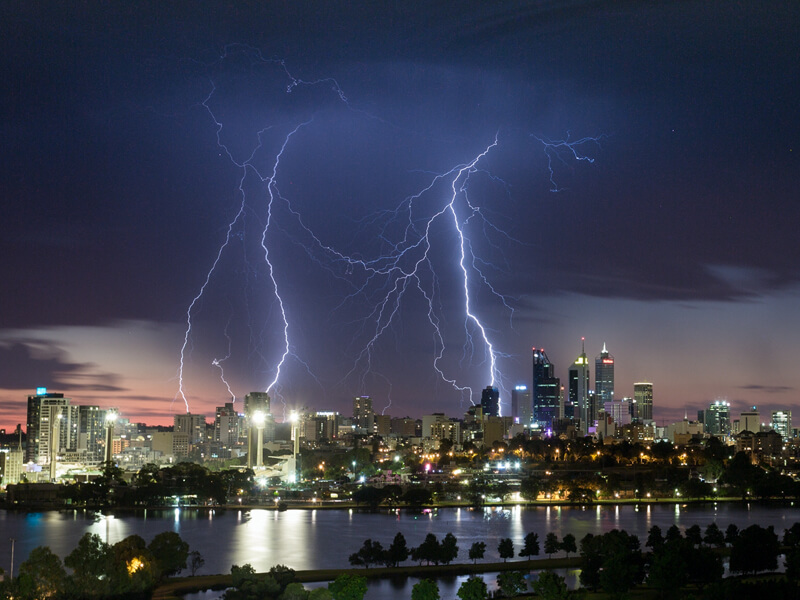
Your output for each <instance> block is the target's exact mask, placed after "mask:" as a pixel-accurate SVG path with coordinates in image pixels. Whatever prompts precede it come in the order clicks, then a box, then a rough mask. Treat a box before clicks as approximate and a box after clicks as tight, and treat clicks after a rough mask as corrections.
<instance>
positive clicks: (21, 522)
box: [0, 503, 800, 598]
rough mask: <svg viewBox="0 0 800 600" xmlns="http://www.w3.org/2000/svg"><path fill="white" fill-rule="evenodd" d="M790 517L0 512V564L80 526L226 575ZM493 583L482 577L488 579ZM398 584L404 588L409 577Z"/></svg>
mask: <svg viewBox="0 0 800 600" xmlns="http://www.w3.org/2000/svg"><path fill="white" fill-rule="evenodd" d="M796 521H800V510H798V508H797V507H795V506H780V507H779V506H761V505H742V504H732V503H718V504H703V505H700V504H687V505H679V504H651V505H641V506H638V507H637V506H635V505H624V506H597V507H590V508H575V507H564V508H560V507H536V508H521V507H515V508H504V509H500V508H495V509H492V508H487V509H483V510H469V509H464V508H461V509H459V508H448V509H441V510H437V511H433V512H431V513H427V514H418V513H417V514H415V513H411V512H408V511H399V512H397V513H391V514H390V513H379V514H371V513H361V512H356V511H350V510H289V511H285V512H277V511H272V510H232V509H228V510H224V511H210V512H205V511H195V510H185V509H184V510H170V511H147V512H145V513H138V514H126V513H120V514H116V515H103V514H97V513H87V512H83V511H64V512H43V513H19V512H8V511H0V566H2V567H3V568H4V569H5V570H6V571H7V570H8V568H9V566H10V562H11V542H10V541H9V539H10V538H15V539H16V551H15V564H16V567H18V566H19V564H20V562H21V561H22V560H24V559H25V558H26V557H27V556H28V554H29V553H30V551H31V550H32V549H33V548H35V547H36V546H49V547H50V549H51V550H53V552H55V553H56V554H58V555H59V556H61V557H62V558H63V557H64V556H66V555H67V554H68V553H69V552H70V551H72V549H73V548H74V547H75V544H76V543H77V541H78V539H79V538H80V537H81V536H82V535H83V534H84V533H86V532H90V533H96V534H98V535H100V536H101V537H102V538H103V539H104V540H106V541H107V542H108V543H111V544H113V543H115V542H117V541H119V540H121V539H123V538H125V537H126V536H128V535H132V534H134V533H136V534H138V535H141V536H142V537H143V538H145V540H147V541H149V540H151V539H152V538H153V537H154V536H155V535H156V534H158V533H160V532H162V531H175V532H176V533H178V534H180V536H181V537H182V538H183V539H184V540H186V541H187V542H188V543H189V545H190V547H191V549H192V550H199V551H200V552H201V553H202V555H203V557H204V558H205V566H204V567H203V569H202V570H201V571H200V573H206V574H209V573H227V572H229V571H230V567H231V565H232V564H239V565H241V564H244V563H250V564H251V565H253V567H254V568H255V569H256V571H266V570H269V568H270V567H272V566H273V565H276V564H284V565H287V566H289V567H291V568H293V569H297V570H301V569H317V568H338V567H347V566H349V564H348V561H347V557H348V556H349V555H350V554H351V553H352V552H355V551H356V550H358V548H359V547H360V546H361V544H362V542H363V541H364V540H365V539H366V538H368V537H369V538H372V539H377V540H379V541H380V542H381V543H383V545H384V546H388V544H389V543H390V542H391V540H392V538H393V537H394V535H395V533H397V532H398V531H401V532H402V533H403V535H404V536H405V537H406V541H407V542H408V545H409V546H415V545H418V544H419V543H420V542H422V540H423V539H424V537H425V535H426V534H428V533H434V534H436V535H437V537H439V538H441V537H443V536H444V535H445V534H446V533H447V532H452V533H453V534H454V535H455V536H456V537H457V538H458V545H459V548H460V554H459V559H460V560H464V561H466V554H467V550H468V549H469V547H470V545H472V543H473V542H476V541H484V542H486V546H487V551H486V558H485V560H486V561H495V560H500V558H499V556H498V553H497V544H498V541H499V540H500V538H503V537H510V538H511V539H512V540H513V541H514V546H515V548H517V549H518V548H520V547H521V546H522V540H523V538H524V536H525V535H526V534H527V533H529V532H531V531H534V532H536V533H538V534H539V539H540V543H541V542H542V541H543V540H544V536H545V534H547V533H548V532H551V531H552V532H554V533H556V534H557V535H558V537H559V538H561V537H563V536H564V535H565V534H567V533H572V534H573V535H574V536H575V537H576V538H577V539H578V540H580V539H581V538H582V537H583V536H584V535H586V534H587V533H594V534H598V533H604V532H606V531H610V530H612V529H615V528H616V529H625V530H626V531H628V532H629V533H632V534H635V535H638V536H639V537H640V539H641V540H642V542H643V543H644V539H645V538H646V536H647V530H648V529H650V527H652V526H653V525H658V526H659V527H661V528H662V529H663V530H666V529H667V528H668V527H670V526H671V525H673V524H676V525H678V526H679V527H680V528H681V529H683V530H685V529H686V528H687V527H690V526H691V525H694V524H698V525H700V526H701V527H702V528H703V529H705V527H706V526H707V525H708V524H709V523H711V522H716V523H717V524H718V525H719V526H720V527H721V528H722V529H723V530H724V529H725V527H727V526H728V524H729V523H735V524H736V525H737V526H739V528H743V527H747V526H748V525H752V524H754V523H757V524H759V525H762V526H769V525H773V526H774V527H775V530H776V531H777V532H778V533H779V534H781V535H782V533H783V530H784V529H786V528H788V527H790V526H791V525H792V524H793V523H795V522H796ZM489 579H490V578H489V577H487V582H488V581H489ZM492 579H493V578H492ZM412 583H413V582H412ZM460 583H461V579H458V578H456V579H455V580H453V581H452V586H448V585H447V583H446V582H445V581H443V582H441V583H440V585H441V586H442V587H443V588H444V587H445V586H446V587H448V588H449V587H453V588H454V590H457V589H458V586H459V585H460ZM392 585H393V584H392V583H391V582H389V581H383V582H376V586H374V588H372V589H375V588H380V591H378V590H376V593H375V595H373V594H372V593H370V596H372V597H375V598H379V597H392V596H394V594H393V593H391V591H392ZM396 585H397V586H400V585H402V587H403V588H406V586H407V585H408V583H407V582H406V583H403V584H396ZM381 586H383V587H381ZM383 588H386V589H385V590H384V589H383ZM407 589H410V587H408V588H407ZM443 592H444V589H443ZM406 595H407V594H404V595H403V596H396V597H405V596H406ZM442 597H443V598H449V597H455V591H453V593H452V594H450V593H447V594H444V593H443V596H442Z"/></svg>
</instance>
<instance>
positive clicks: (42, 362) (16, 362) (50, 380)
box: [0, 339, 126, 392]
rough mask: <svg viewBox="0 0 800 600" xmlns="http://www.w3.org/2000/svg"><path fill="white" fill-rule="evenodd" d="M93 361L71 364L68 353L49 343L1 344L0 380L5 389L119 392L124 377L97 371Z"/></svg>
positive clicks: (26, 341)
mask: <svg viewBox="0 0 800 600" xmlns="http://www.w3.org/2000/svg"><path fill="white" fill-rule="evenodd" d="M96 369H97V365H95V364H94V363H90V362H72V361H70V360H69V355H68V353H67V352H66V351H65V350H64V349H63V348H62V347H61V346H60V345H59V344H58V343H57V342H53V341H50V340H41V339H37V340H24V339H17V340H11V341H7V342H2V343H0V381H2V386H3V388H4V389H9V390H26V389H27V390H31V391H33V389H34V388H37V387H47V388H56V389H60V390H64V391H73V392H75V391H95V392H119V391H125V390H126V388H124V387H122V386H120V385H119V381H120V380H121V377H120V376H119V375H117V374H115V373H104V372H98V371H97V370H96Z"/></svg>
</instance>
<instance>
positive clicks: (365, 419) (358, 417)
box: [353, 396, 375, 433]
mask: <svg viewBox="0 0 800 600" xmlns="http://www.w3.org/2000/svg"><path fill="white" fill-rule="evenodd" d="M374 422H375V412H374V411H373V410H372V398H370V397H369V396H356V397H355V398H353V426H354V427H358V428H359V429H361V430H363V432H362V433H372V425H373V423H374Z"/></svg>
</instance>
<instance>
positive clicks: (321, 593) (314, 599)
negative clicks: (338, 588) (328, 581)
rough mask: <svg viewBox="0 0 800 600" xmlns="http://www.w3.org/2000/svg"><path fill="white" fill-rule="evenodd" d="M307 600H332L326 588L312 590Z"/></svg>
mask: <svg viewBox="0 0 800 600" xmlns="http://www.w3.org/2000/svg"><path fill="white" fill-rule="evenodd" d="M308 600H333V596H332V595H331V592H330V590H329V589H328V588H314V589H313V590H311V592H309V594H308Z"/></svg>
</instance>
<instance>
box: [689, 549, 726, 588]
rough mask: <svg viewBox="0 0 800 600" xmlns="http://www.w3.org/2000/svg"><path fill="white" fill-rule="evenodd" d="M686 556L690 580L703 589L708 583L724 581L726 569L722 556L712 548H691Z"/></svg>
mask: <svg viewBox="0 0 800 600" xmlns="http://www.w3.org/2000/svg"><path fill="white" fill-rule="evenodd" d="M686 554H687V558H686V565H687V571H688V574H689V582H690V583H694V584H695V585H696V586H697V587H698V588H700V589H703V588H704V587H705V586H706V585H708V584H711V583H717V582H720V581H722V576H723V575H724V574H725V569H724V567H723V566H722V557H721V556H720V555H719V554H718V553H717V552H715V551H714V550H712V549H711V548H689V549H688V552H687V553H686Z"/></svg>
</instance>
